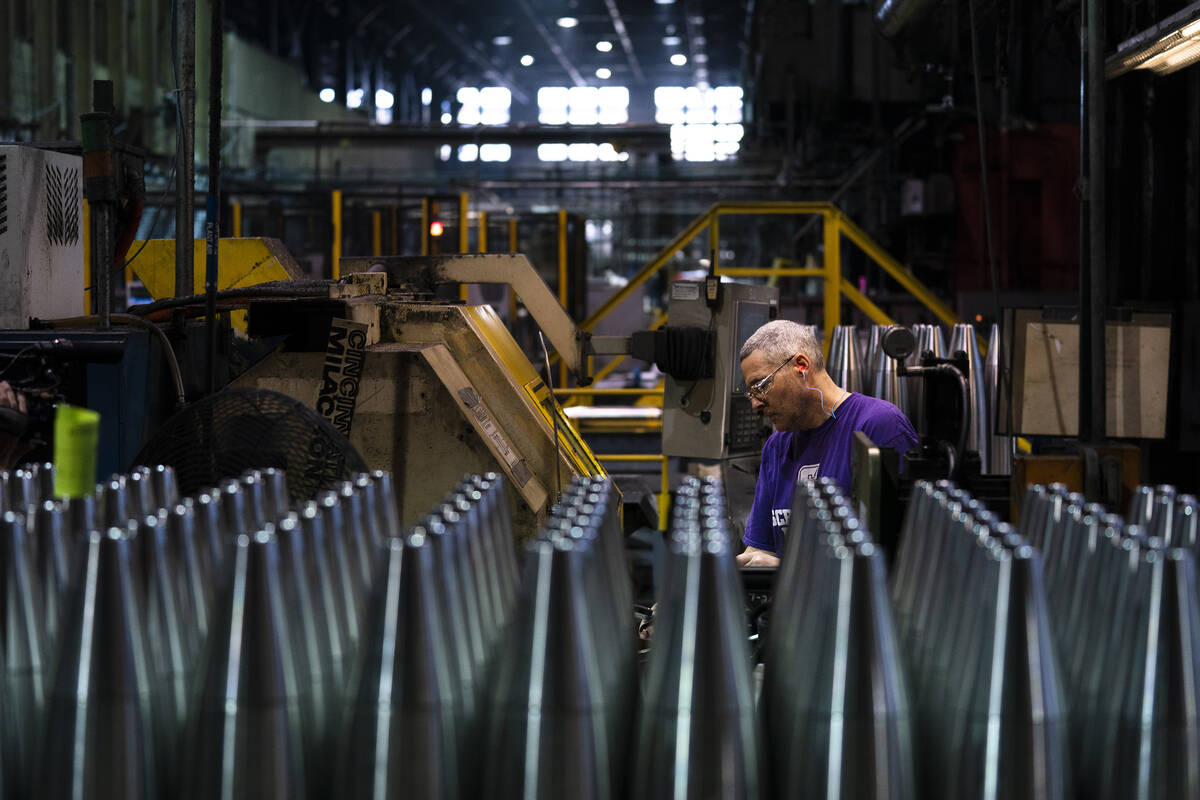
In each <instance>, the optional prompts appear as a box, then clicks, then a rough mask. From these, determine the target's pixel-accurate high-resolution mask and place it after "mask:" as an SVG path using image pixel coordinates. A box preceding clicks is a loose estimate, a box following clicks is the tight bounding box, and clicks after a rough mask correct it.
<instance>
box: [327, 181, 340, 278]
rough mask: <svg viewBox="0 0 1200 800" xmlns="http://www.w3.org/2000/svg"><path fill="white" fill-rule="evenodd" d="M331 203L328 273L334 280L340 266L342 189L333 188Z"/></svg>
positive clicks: (337, 275)
mask: <svg viewBox="0 0 1200 800" xmlns="http://www.w3.org/2000/svg"><path fill="white" fill-rule="evenodd" d="M331 202H332V204H333V209H332V210H333V247H332V248H331V249H330V261H331V264H330V268H331V271H330V275H331V276H332V277H333V279H334V280H335V281H336V280H338V279H339V278H341V277H342V276H341V266H342V190H341V189H334V190H333V196H332V201H331Z"/></svg>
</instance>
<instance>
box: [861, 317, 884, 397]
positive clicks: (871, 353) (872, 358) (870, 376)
mask: <svg viewBox="0 0 1200 800" xmlns="http://www.w3.org/2000/svg"><path fill="white" fill-rule="evenodd" d="M883 328H884V326H883V325H872V326H871V329H870V331H869V332H868V334H867V346H866V349H864V350H863V352H862V359H861V361H860V362H859V363H861V364H862V365H863V383H862V387H863V392H864V393H866V394H869V395H871V396H873V397H874V396H875V394H874V392H875V371H876V364H877V359H878V358H879V354H880V353H882V352H883V348H882V347H880V346H879V337H880V336H882V335H883Z"/></svg>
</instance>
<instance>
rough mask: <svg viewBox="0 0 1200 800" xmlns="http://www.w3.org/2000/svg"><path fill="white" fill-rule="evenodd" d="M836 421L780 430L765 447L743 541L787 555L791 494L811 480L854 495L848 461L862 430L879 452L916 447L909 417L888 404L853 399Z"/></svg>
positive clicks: (861, 397) (855, 396)
mask: <svg viewBox="0 0 1200 800" xmlns="http://www.w3.org/2000/svg"><path fill="white" fill-rule="evenodd" d="M836 413H837V419H833V418H830V419H827V420H825V422H823V423H822V424H821V425H820V427H817V428H814V429H813V430H811V431H800V432H797V433H788V432H780V431H776V432H775V433H773V434H771V436H770V438H768V439H767V443H766V444H765V445H763V452H762V466H761V467H760V469H759V473H758V485H757V486H756V487H755V489H754V505H752V506H751V507H750V518H749V519H748V520H746V533H745V535H744V536H743V537H742V541H744V542H745V543H746V544H748V545H750V546H751V547H757V548H758V549H759V550H768V551H771V552H775V553H783V540H784V537H785V536H786V535H787V529H788V520H789V518H790V517H791V514H792V492H793V490H794V489H795V488H796V484H797V483H799V482H800V481H802V480H808V479H810V478H824V477H829V478H833V479H834V480H836V481H837V482H838V483H839V484H840V485H841V487H842V489H843V490H845V491H849V490H850V480H851V478H850V456H851V453H852V452H853V451H854V432H855V431H862V432H863V433H865V434H866V435H867V436H869V437H871V441H872V442H874V443H875V444H877V445H879V446H880V447H890V448H893V449H894V450H895V451H896V452H897V453H899V454H900V457H901V459H902V461H901V463H903V458H904V453H905V452H906V451H907V450H908V449H909V448H911V447H913V446H914V445H916V443H917V432H916V431H915V430H913V426H912V423H911V422H909V421H908V417H906V416H904V413H903V412H902V411H901V410H900V409H898V408H896V407H895V406H894V405H892V404H891V403H889V402H887V401H886V400H878V399H876V398H874V397H867V396H866V395H861V394H851V395H849V396H847V397H846V399H845V400H843V401H842V404H841V405H840V406H838V408H837V412H836Z"/></svg>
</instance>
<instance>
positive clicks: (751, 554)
mask: <svg viewBox="0 0 1200 800" xmlns="http://www.w3.org/2000/svg"><path fill="white" fill-rule="evenodd" d="M737 563H738V566H739V567H778V566H779V556H777V555H775V554H774V553H772V552H770V551H768V550H759V549H758V548H757V547H751V546H750V545H746V549H745V550H743V551H742V552H740V553H738V556H737Z"/></svg>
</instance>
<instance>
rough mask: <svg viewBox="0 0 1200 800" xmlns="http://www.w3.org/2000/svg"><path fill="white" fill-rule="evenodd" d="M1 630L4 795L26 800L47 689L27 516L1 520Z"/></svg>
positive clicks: (6, 515) (0, 731) (5, 516)
mask: <svg viewBox="0 0 1200 800" xmlns="http://www.w3.org/2000/svg"><path fill="white" fill-rule="evenodd" d="M0 604H2V605H0V625H3V630H2V631H0V635H2V636H3V641H4V648H3V652H2V655H3V658H4V693H3V694H4V705H3V714H4V724H3V726H2V727H0V736H2V737H3V746H4V756H3V761H4V766H5V772H4V776H3V780H4V794H5V795H6V796H8V797H25V796H27V793H28V792H29V789H30V780H31V778H32V774H31V771H32V770H33V768H34V766H35V765H36V761H35V760H34V756H35V753H36V750H37V747H38V744H39V741H38V740H39V733H40V730H41V727H40V726H41V723H42V712H43V710H44V708H45V704H46V684H47V683H48V682H49V681H50V675H49V666H48V665H47V662H46V645H45V631H44V630H43V629H42V627H41V621H42V619H43V612H42V607H41V593H40V592H39V591H38V585H37V579H36V575H35V573H34V571H33V569H32V568H31V565H30V563H29V548H28V546H27V545H26V542H25V515H24V514H23V513H21V514H14V513H13V512H12V511H6V512H4V514H3V515H2V516H0Z"/></svg>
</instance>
